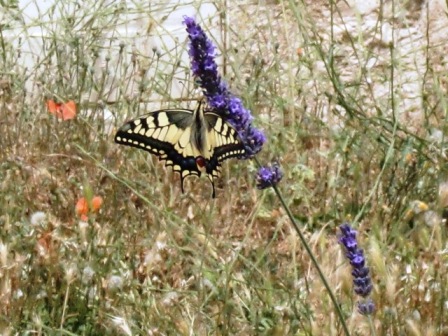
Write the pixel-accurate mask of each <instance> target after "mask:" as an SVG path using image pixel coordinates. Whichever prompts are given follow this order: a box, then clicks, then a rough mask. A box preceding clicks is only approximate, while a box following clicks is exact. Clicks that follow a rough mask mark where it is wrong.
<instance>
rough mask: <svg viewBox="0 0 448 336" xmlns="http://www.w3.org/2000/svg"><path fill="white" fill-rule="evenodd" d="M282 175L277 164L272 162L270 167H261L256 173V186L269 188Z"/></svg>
mask: <svg viewBox="0 0 448 336" xmlns="http://www.w3.org/2000/svg"><path fill="white" fill-rule="evenodd" d="M282 177H283V173H282V171H281V169H280V166H279V165H278V164H274V165H273V166H272V167H261V168H260V169H259V170H258V173H257V188H258V189H266V188H269V187H271V186H273V185H275V184H277V183H278V182H280V180H281V179H282Z"/></svg>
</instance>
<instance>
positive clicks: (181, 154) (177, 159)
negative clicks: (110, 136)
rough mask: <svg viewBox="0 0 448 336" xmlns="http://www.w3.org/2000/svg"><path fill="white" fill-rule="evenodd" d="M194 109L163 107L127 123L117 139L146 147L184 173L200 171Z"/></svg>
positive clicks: (138, 146) (116, 140)
mask: <svg viewBox="0 0 448 336" xmlns="http://www.w3.org/2000/svg"><path fill="white" fill-rule="evenodd" d="M192 116H193V112H192V111H190V110H161V111H155V112H152V113H149V114H147V115H145V116H143V117H140V118H137V119H134V120H131V121H129V122H127V123H126V124H124V125H123V126H122V127H121V128H120V129H119V130H118V132H117V134H116V135H115V142H117V143H119V144H122V145H126V146H132V147H136V148H140V149H143V150H146V151H148V152H150V153H152V154H155V155H156V156H158V157H159V159H160V160H162V161H166V163H165V165H166V166H172V167H173V169H174V170H175V171H178V172H181V177H182V178H184V177H186V176H188V175H200V172H199V170H198V168H197V165H196V162H195V154H197V150H194V149H193V148H192V147H191V146H190V141H189V130H190V128H191V123H192Z"/></svg>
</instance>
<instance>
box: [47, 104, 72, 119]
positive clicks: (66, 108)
mask: <svg viewBox="0 0 448 336" xmlns="http://www.w3.org/2000/svg"><path fill="white" fill-rule="evenodd" d="M47 108H48V111H49V112H50V113H52V114H54V115H55V116H56V117H58V118H59V119H62V120H70V119H74V118H75V117H76V104H75V102H74V101H73V100H69V101H68V102H66V103H56V102H55V101H54V100H52V99H49V100H47Z"/></svg>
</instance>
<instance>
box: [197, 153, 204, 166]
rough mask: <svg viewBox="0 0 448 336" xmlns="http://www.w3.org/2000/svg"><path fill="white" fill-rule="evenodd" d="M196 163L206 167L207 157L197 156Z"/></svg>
mask: <svg viewBox="0 0 448 336" xmlns="http://www.w3.org/2000/svg"><path fill="white" fill-rule="evenodd" d="M196 164H197V165H198V167H199V168H204V167H205V159H204V158H203V157H202V156H198V157H197V158H196Z"/></svg>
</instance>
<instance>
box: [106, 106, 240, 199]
mask: <svg viewBox="0 0 448 336" xmlns="http://www.w3.org/2000/svg"><path fill="white" fill-rule="evenodd" d="M115 142H116V143H118V144H121V145H126V146H132V147H136V148H140V149H143V150H146V151H148V152H150V153H152V154H154V155H156V156H158V157H159V159H160V160H161V161H165V165H166V166H171V167H173V170H174V171H176V172H179V174H180V177H181V188H182V191H183V181H184V179H185V178H186V177H187V176H189V175H196V176H200V175H201V173H205V174H207V177H208V178H209V180H210V182H211V183H212V187H213V193H212V197H215V187H214V183H213V180H214V178H218V177H219V176H220V172H221V165H220V163H221V162H222V161H223V160H225V159H229V158H232V157H237V156H241V155H242V154H244V152H245V150H244V145H243V143H242V142H241V141H240V139H239V137H238V133H237V131H236V130H235V129H234V128H233V127H232V126H231V125H230V124H229V123H228V122H226V121H225V120H224V119H223V118H222V117H221V116H219V115H218V114H216V113H214V112H213V111H204V104H202V103H201V102H200V103H198V105H197V107H196V108H195V110H187V109H166V110H159V111H154V112H151V113H148V114H146V115H144V116H141V117H138V118H136V119H134V120H131V121H128V122H127V123H125V124H124V125H123V126H122V127H121V128H120V129H119V130H118V132H117V134H116V135H115Z"/></svg>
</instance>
